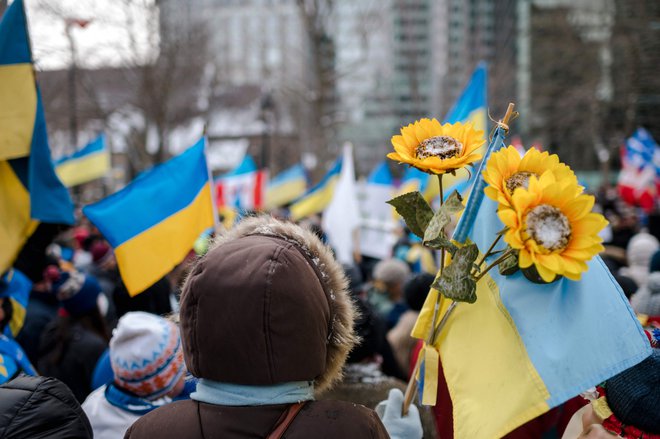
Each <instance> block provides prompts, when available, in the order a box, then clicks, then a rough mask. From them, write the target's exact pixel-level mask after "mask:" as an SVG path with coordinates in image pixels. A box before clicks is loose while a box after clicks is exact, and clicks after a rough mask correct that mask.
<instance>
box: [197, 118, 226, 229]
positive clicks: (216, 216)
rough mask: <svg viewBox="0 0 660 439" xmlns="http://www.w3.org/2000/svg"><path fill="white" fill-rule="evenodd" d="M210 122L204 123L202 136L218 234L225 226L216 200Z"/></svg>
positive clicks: (214, 226)
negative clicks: (211, 156) (210, 150)
mask: <svg viewBox="0 0 660 439" xmlns="http://www.w3.org/2000/svg"><path fill="white" fill-rule="evenodd" d="M207 127H208V123H207V122H205V123H204V129H203V131H202V137H203V138H204V159H205V161H206V172H207V173H208V177H209V185H210V186H211V208H212V209H213V231H214V232H215V234H216V236H217V235H219V234H220V233H222V232H223V230H224V228H223V226H222V224H221V223H220V215H219V214H218V205H217V204H216V200H215V185H214V184H213V173H212V172H211V165H210V164H209V154H208V152H209V138H208V136H207Z"/></svg>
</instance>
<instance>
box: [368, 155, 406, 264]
mask: <svg viewBox="0 0 660 439" xmlns="http://www.w3.org/2000/svg"><path fill="white" fill-rule="evenodd" d="M395 192H396V189H395V187H394V179H393V178H392V173H391V172H390V168H389V166H388V163H387V162H386V161H382V162H380V163H379V164H378V165H377V166H376V167H375V168H374V170H373V171H371V174H369V177H368V178H367V180H366V182H362V184H361V185H360V188H359V196H358V199H359V209H360V215H361V226H360V251H361V253H362V254H363V255H366V256H369V257H372V258H376V259H387V258H389V257H390V256H392V247H393V246H394V244H395V243H396V240H397V236H396V234H395V233H394V232H395V230H396V228H397V222H396V216H395V212H394V209H392V206H390V205H389V204H386V203H387V200H389V199H390V198H392V196H393V195H394V194H395Z"/></svg>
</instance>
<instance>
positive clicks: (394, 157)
mask: <svg viewBox="0 0 660 439" xmlns="http://www.w3.org/2000/svg"><path fill="white" fill-rule="evenodd" d="M387 158H388V159H392V160H396V161H397V162H402V161H403V158H402V157H401V156H400V155H399V154H398V153H396V152H391V153H389V154H387Z"/></svg>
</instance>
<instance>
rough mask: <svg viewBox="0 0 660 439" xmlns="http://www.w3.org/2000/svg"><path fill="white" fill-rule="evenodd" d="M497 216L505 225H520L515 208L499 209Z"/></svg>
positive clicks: (512, 226)
mask: <svg viewBox="0 0 660 439" xmlns="http://www.w3.org/2000/svg"><path fill="white" fill-rule="evenodd" d="M497 216H498V217H499V218H500V221H502V223H503V224H504V225H505V226H507V227H511V228H514V227H518V215H517V214H516V212H515V211H514V210H513V209H499V210H498V211H497Z"/></svg>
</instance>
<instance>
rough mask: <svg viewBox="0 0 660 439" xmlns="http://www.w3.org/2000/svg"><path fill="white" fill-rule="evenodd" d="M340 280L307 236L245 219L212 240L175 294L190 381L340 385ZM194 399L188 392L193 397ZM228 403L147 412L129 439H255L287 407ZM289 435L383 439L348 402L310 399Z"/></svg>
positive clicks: (327, 254) (343, 321)
mask: <svg viewBox="0 0 660 439" xmlns="http://www.w3.org/2000/svg"><path fill="white" fill-rule="evenodd" d="M347 286H348V283H347V281H346V278H345V276H344V272H343V270H342V268H341V266H340V265H339V264H338V263H337V262H336V261H335V260H334V258H333V256H332V252H331V251H330V249H329V248H328V247H326V246H325V245H324V244H323V243H322V242H321V241H320V240H319V239H318V238H317V237H316V236H315V235H314V234H313V233H312V232H310V231H309V230H305V229H303V228H301V227H299V226H296V225H294V224H291V223H284V222H281V221H277V220H275V219H272V218H269V217H257V218H250V219H247V220H244V221H242V222H241V223H240V224H238V225H236V226H235V227H234V228H232V229H231V230H230V231H228V232H227V233H226V234H224V235H222V236H220V237H218V238H217V240H216V242H215V244H214V246H213V247H212V248H211V249H210V250H209V251H208V252H207V253H206V254H205V255H204V256H203V257H201V258H200V259H199V260H198V261H197V263H196V264H195V265H194V266H193V267H192V268H191V270H190V274H189V275H188V278H187V279H186V281H185V283H184V287H183V291H182V294H181V311H180V320H181V340H182V344H183V350H184V358H185V361H186V365H187V366H188V370H189V371H190V373H192V375H194V376H195V377H198V378H202V379H205V380H211V381H215V382H219V383H228V384H235V385H243V386H254V387H255V388H257V389H258V388H259V386H273V385H277V384H281V383H290V382H297V381H308V382H313V385H314V388H315V390H316V392H317V393H319V392H323V391H324V390H326V389H328V388H329V387H331V385H332V384H333V383H334V382H336V381H337V380H339V379H340V377H341V368H342V366H343V365H344V363H345V361H346V357H347V355H348V352H349V351H350V349H351V348H352V347H353V346H354V345H355V342H356V338H355V334H354V331H353V320H354V308H353V303H352V301H351V299H350V298H349V296H348V292H347ZM192 396H193V398H194V397H195V394H193V395H192ZM266 404H267V403H266V402H264V405H258V404H255V405H249V406H247V405H246V406H229V405H220V404H209V403H204V402H198V401H194V400H190V401H181V402H176V403H172V404H168V405H167V406H164V407H161V408H159V409H156V410H154V411H153V412H151V413H149V414H147V415H145V416H144V417H142V418H140V419H139V420H138V421H137V422H136V423H135V424H133V426H132V427H131V428H130V429H129V431H128V432H127V434H126V437H129V438H148V439H153V438H155V437H158V438H164V439H166V438H179V437H186V438H203V437H207V438H212V437H221V438H223V439H227V438H229V439H231V438H236V439H238V438H263V437H265V436H267V434H268V433H269V432H270V431H271V429H272V428H273V427H274V426H275V425H276V423H277V421H278V420H279V418H280V416H281V415H282V414H283V413H284V412H285V411H286V410H287V409H288V407H289V405H288V404H273V403H270V404H268V405H266ZM286 437H287V438H289V439H294V438H315V439H316V438H325V437H327V438H387V437H388V435H387V432H386V431H385V428H384V427H383V425H382V423H381V422H380V419H379V418H378V416H377V415H376V413H375V412H374V411H373V410H371V409H367V408H366V407H363V406H359V405H356V404H354V403H350V402H340V401H309V402H307V403H306V404H305V405H304V407H303V409H302V410H301V411H300V412H299V413H298V415H297V416H296V418H295V419H294V420H293V423H292V424H291V425H290V427H289V429H288V430H287V432H286Z"/></svg>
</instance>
